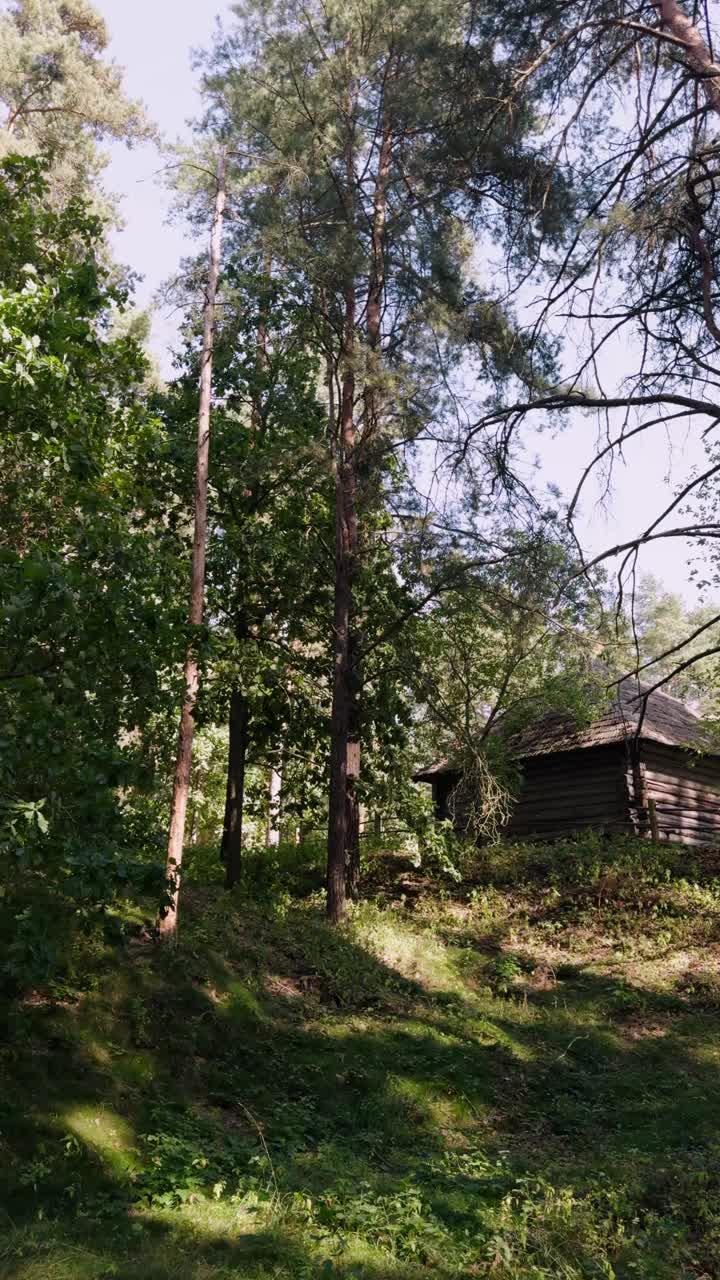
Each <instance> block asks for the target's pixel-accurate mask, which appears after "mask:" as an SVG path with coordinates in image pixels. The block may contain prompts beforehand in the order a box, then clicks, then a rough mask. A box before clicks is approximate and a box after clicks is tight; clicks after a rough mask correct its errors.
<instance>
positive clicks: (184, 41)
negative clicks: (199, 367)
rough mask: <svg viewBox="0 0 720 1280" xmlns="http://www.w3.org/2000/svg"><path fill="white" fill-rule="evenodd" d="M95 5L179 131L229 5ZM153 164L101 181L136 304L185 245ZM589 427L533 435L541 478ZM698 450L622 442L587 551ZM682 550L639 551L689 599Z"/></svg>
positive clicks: (153, 0)
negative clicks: (170, 220) (120, 226)
mask: <svg viewBox="0 0 720 1280" xmlns="http://www.w3.org/2000/svg"><path fill="white" fill-rule="evenodd" d="M95 4H96V5H97V7H98V9H99V10H100V12H101V13H102V14H103V16H104V18H105V19H106V21H107V24H108V27H109V29H110V32H111V36H112V44H111V54H112V56H113V57H114V58H115V60H116V61H117V62H118V63H119V64H120V65H121V66H123V67H124V68H125V83H126V87H127V91H128V93H130V94H131V95H132V96H133V97H138V98H142V99H143V101H144V102H145V104H146V106H147V108H148V112H149V114H150V116H151V117H152V118H153V119H154V120H155V121H156V123H157V124H158V125H159V126H160V128H161V129H162V131H163V133H164V134H165V135H166V136H167V137H168V138H170V139H174V138H176V137H178V136H183V135H184V136H187V133H188V130H187V126H186V122H187V120H188V118H190V117H192V116H193V115H195V114H196V113H197V111H198V109H199V97H198V94H197V89H196V81H197V76H196V73H195V72H193V71H192V69H191V65H190V63H191V50H192V49H193V48H198V47H204V46H207V44H208V43H209V41H210V39H211V36H212V31H213V27H214V24H215V19H216V16H217V15H218V14H221V15H222V14H225V13H227V12H228V10H229V7H230V6H229V4H227V3H225V4H223V3H221V2H218V0H210V3H208V2H207V0H199V2H198V0H194V2H191V0H145V3H141V0H95ZM161 165H162V158H161V156H160V155H159V154H158V152H157V151H156V150H155V148H153V147H149V146H148V147H142V148H138V149H136V150H134V151H128V150H127V149H125V148H124V147H121V146H115V147H113V148H112V149H111V164H110V168H109V169H108V172H107V185H108V187H109V188H110V189H111V190H113V191H114V192H116V193H118V194H119V195H120V197H121V210H122V214H123V217H124V219H125V222H126V226H125V229H124V230H123V231H122V232H119V233H118V234H117V235H116V237H115V250H116V252H117V255H118V257H119V258H120V259H121V260H122V261H123V262H125V263H127V264H128V265H129V266H131V267H132V268H133V270H135V271H137V272H138V273H139V274H140V275H142V276H143V277H144V279H143V281H142V283H141V284H140V285H139V286H138V290H137V300H138V302H139V303H140V304H141V305H145V304H147V303H148V302H150V300H151V298H152V296H153V294H154V293H155V291H156V290H157V289H158V287H159V286H160V285H161V283H162V282H163V281H164V280H166V279H167V278H168V277H169V276H171V275H172V273H173V272H174V271H175V269H176V268H177V265H178V262H179V260H180V258H181V257H182V255H183V253H185V252H187V251H188V249H189V247H190V246H189V244H188V242H187V240H186V239H185V237H184V234H183V231H182V229H181V228H180V227H177V226H168V225H167V222H166V218H167V211H168V197H167V194H166V192H165V191H164V190H163V189H162V187H161V186H160V185H159V184H158V182H157V180H156V179H155V175H156V174H157V172H158V170H159V169H160V167H161ZM175 331H176V330H175V318H174V317H173V316H172V315H170V314H167V313H163V311H162V309H159V310H158V311H156V314H155V318H154V324H153V347H154V349H155V352H156V354H157V356H158V358H159V360H160V363H161V366H162V367H163V369H164V370H165V371H168V370H169V368H170V362H169V358H168V353H169V348H170V346H171V345H172V342H173V339H174V336H175ZM615 359H616V360H617V361H619V362H622V360H623V359H624V356H623V353H622V352H618V353H617V354H616V356H615ZM624 371H625V370H623V369H622V368H620V370H619V372H620V373H622V372H624ZM610 372H612V371H610ZM612 380H614V379H612V378H611V381H612ZM594 434H595V433H594V428H593V426H592V424H591V422H590V420H585V419H579V420H577V421H576V422H575V424H574V426H573V427H572V428H571V429H569V430H567V431H565V432H563V433H562V434H561V435H560V436H559V437H557V438H556V439H555V440H553V439H552V438H551V437H549V436H547V435H543V436H541V437H538V439H537V442H532V443H531V444H530V447H529V450H528V452H529V455H530V456H532V455H534V454H535V453H536V452H537V454H538V455H539V456H540V458H541V461H542V466H543V475H544V477H545V478H546V479H547V481H548V482H553V483H555V484H558V485H559V486H560V488H561V489H562V490H563V491H564V492H565V493H571V492H572V491H573V490H574V488H575V485H576V483H577V480H578V477H579V475H580V474H581V472H582V470H583V468H584V466H585V465H586V463H587V461H588V460H589V459H590V457H591V456H592V449H593V441H594ZM701 458H702V455H701V451H700V449H699V446H698V444H697V442H696V441H695V440H694V439H691V438H689V437H687V435H686V434H685V433H684V427H683V426H682V424H677V423H675V424H673V426H672V440H671V441H668V440H666V439H665V437H664V435H663V434H662V431H657V429H656V433H655V434H654V435H653V436H650V435H647V436H641V437H639V440H638V441H637V442H633V443H632V444H631V445H630V446H629V447H628V450H627V454H626V460H625V465H624V466H622V467H620V468H618V470H617V471H616V475H615V484H614V493H613V497H612V500H611V501H610V502H609V504H606V505H605V507H604V508H602V509H601V508H599V507H598V506H597V498H598V496H599V494H600V489H599V487H596V488H595V490H593V488H592V487H590V488H588V491H587V497H586V502H585V508H584V511H585V515H584V519H583V521H582V522H581V524H580V526H579V528H580V532H581V534H582V537H583V541H584V544H585V545H586V547H587V549H588V550H589V551H591V552H592V553H593V554H595V553H596V552H598V551H600V550H601V549H603V548H604V547H606V546H608V545H613V544H615V543H618V542H620V541H622V540H623V539H625V538H627V537H630V536H632V535H633V534H636V533H637V532H638V530H639V529H640V528H642V527H647V525H649V524H650V523H651V522H652V520H653V519H654V518H655V516H656V515H657V514H658V513H659V511H661V510H662V509H663V508H664V507H665V506H666V505H667V503H668V502H669V500H670V495H671V493H672V492H673V491H674V489H675V488H676V487H677V486H678V485H679V484H680V483H681V482H682V480H683V478H684V476H686V474H687V471H688V469H689V468H690V467H691V466H692V465H693V464H694V462H696V461H697V460H698V459H700V460H701ZM686 557H687V549H686V548H685V547H684V546H683V545H682V544H681V543H676V542H674V541H673V542H670V541H667V542H663V543H659V544H656V546H655V547H654V548H649V549H648V550H647V551H646V552H645V553H644V556H643V560H642V567H643V568H644V569H645V571H648V572H653V573H655V574H657V576H658V577H660V578H662V579H663V581H664V582H665V583H666V584H667V586H668V587H669V588H670V589H672V590H675V591H682V592H683V593H684V594H686V595H687V597H688V599H689V600H692V599H693V598H694V595H693V591H692V589H691V588H689V587H688V584H687V568H686Z"/></svg>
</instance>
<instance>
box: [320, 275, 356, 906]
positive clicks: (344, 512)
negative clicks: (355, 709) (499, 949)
mask: <svg viewBox="0 0 720 1280" xmlns="http://www.w3.org/2000/svg"><path fill="white" fill-rule="evenodd" d="M354 334H355V286H354V284H350V285H348V287H347V289H346V292H345V343H344V346H345V352H344V354H345V369H344V372H343V379H342V398H341V410H340V448H339V458H338V461H337V467H336V476H335V608H334V619H333V622H334V627H333V631H334V673H333V699H332V718H331V726H330V814H329V822H328V861H327V914H328V917H329V919H330V920H332V921H334V922H335V923H337V922H338V921H340V920H342V919H343V917H344V916H345V914H346V911H347V894H346V875H347V869H346V851H347V833H348V808H349V802H348V779H349V778H351V779H353V780H354V778H355V777H356V776H357V772H358V767H359V759H358V760H356V759H355V757H354V753H353V751H352V749H351V743H350V723H351V708H352V702H353V689H352V665H351V642H350V627H351V622H352V598H353V580H354V576H355V559H356V555H357V544H358V520H357V502H356V490H357V485H356V478H355V457H354V448H355V368H354V362H353V361H354Z"/></svg>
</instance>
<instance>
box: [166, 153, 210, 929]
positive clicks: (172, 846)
mask: <svg viewBox="0 0 720 1280" xmlns="http://www.w3.org/2000/svg"><path fill="white" fill-rule="evenodd" d="M224 211H225V154H224V152H223V153H221V155H220V159H219V160H218V168H217V189H216V193H215V209H214V214H213V223H212V231H211V235H210V268H209V271H208V281H207V289H206V292H205V308H204V312H203V339H202V355H201V361H200V398H199V406H198V434H197V461H196V467H195V493H194V508H195V510H194V533H193V552H192V576H191V588H190V609H189V615H188V620H189V623H190V626H191V628H197V629H199V628H200V626H201V625H202V620H203V612H204V606H205V555H206V547H207V498H208V465H209V459H210V407H211V401H212V369H213V348H214V343H215V300H216V297H217V288H218V281H219V278H220V250H221V246H222V224H223V214H224ZM196 634H197V632H196ZM183 675H184V685H185V692H184V696H183V704H182V711H181V714H180V729H179V732H178V745H177V756H176V761H175V778H174V780H173V791H172V801H171V804H170V830H169V834H168V847H167V862H166V875H167V878H168V881H170V882H171V883H172V885H173V888H172V891H171V895H170V905H169V907H168V909H167V910H166V911H165V914H164V915H161V917H160V918H159V920H158V931H159V936H160V939H161V940H162V941H163V942H171V943H176V942H177V920H178V902H179V893H180V872H181V866H182V855H183V841H184V837H185V815H186V812H187V802H188V794H189V791H190V773H191V769H192V747H193V734H194V729H195V720H194V713H195V706H196V703H197V695H198V686H199V682H200V670H199V665H198V655H197V641H196V635H192V634H191V636H190V641H189V643H188V648H187V653H186V657H185V666H184V671H183Z"/></svg>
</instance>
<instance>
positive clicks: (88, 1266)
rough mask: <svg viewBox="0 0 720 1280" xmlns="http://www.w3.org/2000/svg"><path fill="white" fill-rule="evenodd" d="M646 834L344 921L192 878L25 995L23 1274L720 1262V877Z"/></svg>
mask: <svg viewBox="0 0 720 1280" xmlns="http://www.w3.org/2000/svg"><path fill="white" fill-rule="evenodd" d="M600 852H601V854H602V857H603V858H606V857H607V856H608V849H607V846H602V848H601V850H600ZM621 852H622V857H623V858H625V860H626V862H627V867H626V869H625V871H623V874H621V875H620V874H618V875H612V876H611V875H609V874H607V872H606V869H604V868H603V866H600V864H599V863H598V866H597V869H596V870H597V874H596V870H593V866H594V863H592V858H596V857H598V856H599V854H598V850H597V849H592V850H590V851H589V853H588V857H587V858H586V859H585V862H584V863H583V865H582V866H580V867H579V869H578V870H577V871H575V870H573V864H572V860H571V858H570V855H569V853H568V856H567V858H566V861H565V864H564V865H565V871H566V873H567V879H566V880H563V878H562V876H561V875H560V874H559V873H556V870H551V872H550V873H548V874H549V875H551V877H552V883H551V884H550V883H546V882H545V881H544V880H543V878H542V876H540V874H539V872H538V874H537V876H536V877H535V879H533V878H532V875H531V874H530V872H532V871H533V867H536V868H540V867H541V865H542V866H543V867H544V868H547V867H552V853H551V851H546V852H545V853H544V854H542V857H543V858H545V859H546V861H545V862H544V863H541V854H540V852H539V851H537V850H535V851H528V850H526V851H525V852H524V853H523V854H522V858H521V859H520V860H521V861H523V860H524V862H523V865H524V867H525V869H526V870H528V869H529V871H528V875H527V876H526V878H525V879H523V878H522V877H519V878H516V880H515V881H514V882H510V881H509V882H508V883H507V884H506V885H505V886H504V887H500V886H499V885H497V884H495V885H493V884H492V883H490V881H489V880H487V881H486V882H485V883H483V884H482V885H480V886H479V887H478V886H476V887H475V888H474V889H468V890H466V891H465V893H464V897H463V899H462V900H458V901H452V900H449V899H448V897H447V896H445V897H444V898H442V897H440V896H438V897H436V898H433V897H432V894H431V892H430V890H429V888H428V886H425V888H424V889H423V898H422V901H421V902H420V903H419V904H418V903H417V902H415V903H414V904H413V909H412V910H409V909H406V907H405V905H404V904H403V902H402V900H397V901H396V902H395V903H394V904H393V905H392V906H389V905H387V902H389V901H390V899H389V898H386V905H385V906H384V907H382V908H381V907H379V906H377V905H374V904H364V905H362V906H361V907H360V908H359V909H357V910H356V911H355V912H354V913H353V916H352V918H351V920H350V922H349V924H348V925H347V926H345V927H343V928H341V929H340V930H336V931H333V930H332V929H330V928H329V927H328V926H327V924H326V922H325V921H324V919H323V916H322V912H321V909H320V907H319V904H318V903H317V902H315V901H314V900H313V899H307V898H303V899H302V901H301V902H295V903H294V904H293V903H292V902H287V901H286V899H283V900H282V902H281V903H279V904H277V909H276V908H275V907H274V906H273V904H272V903H268V902H266V901H265V900H264V899H263V901H262V902H259V903H258V902H253V901H251V900H248V899H247V898H242V897H241V896H237V897H232V898H229V897H227V896H226V895H224V894H223V893H222V892H221V891H216V890H212V889H208V888H204V889H202V890H199V891H197V892H195V891H192V890H191V891H190V892H188V893H187V894H186V903H185V909H184V916H183V929H184V933H183V949H182V951H181V952H180V953H179V954H178V956H176V957H171V956H168V955H166V954H164V953H160V954H159V953H156V952H154V951H153V950H152V949H151V948H150V949H148V948H140V949H137V948H135V949H134V948H130V949H129V950H128V952H127V953H125V954H123V953H122V952H117V951H116V952H114V953H107V954H105V955H103V956H102V957H100V959H99V960H98V969H97V973H95V974H88V975H87V977H88V981H87V982H86V984H85V985H84V987H83V988H82V990H81V991H79V992H78V994H77V996H76V997H75V998H73V999H72V1000H71V999H67V1000H66V999H63V1001H62V1002H59V1001H58V1002H55V1003H53V1001H52V999H51V998H49V999H46V1000H44V1002H42V1003H40V1002H38V1003H36V1004H33V1003H28V1004H27V1006H23V1007H22V1008H20V1009H19V1010H18V1009H16V1010H14V1011H13V1013H12V1028H13V1035H12V1039H11V1042H10V1044H9V1045H8V1047H7V1048H6V1049H5V1050H4V1051H3V1052H2V1053H1V1054H0V1069H1V1070H2V1071H3V1073H4V1081H3V1086H2V1092H0V1143H2V1148H1V1152H2V1159H3V1163H2V1167H1V1168H0V1189H1V1192H2V1194H3V1195H6V1204H7V1212H9V1213H10V1218H11V1219H12V1223H10V1220H8V1232H7V1234H6V1237H5V1239H4V1240H3V1241H2V1243H0V1280H69V1278H70V1276H72V1277H73V1280H75V1277H79V1278H80V1280H85V1277H92V1280H109V1277H111V1276H118V1277H121V1278H122V1280H170V1277H173V1280H230V1277H233V1280H319V1278H320V1277H323V1276H324V1275H328V1276H330V1275H332V1276H333V1277H334V1278H337V1280H351V1277H352V1280H419V1278H420V1277H421V1276H424V1275H427V1274H428V1273H431V1274H433V1276H437V1277H438V1280H450V1278H451V1277H452V1280H458V1278H459V1277H460V1276H462V1277H465V1276H466V1275H467V1276H474V1275H478V1276H488V1277H490V1276H492V1280H558V1278H559V1277H562V1280H588V1278H589V1277H591V1276H592V1277H593V1278H594V1277H603V1276H604V1277H606V1280H607V1278H608V1277H610V1276H612V1275H615V1277H616V1280H630V1277H632V1276H647V1277H648V1280H649V1278H650V1277H652V1280H678V1278H679V1277H680V1276H681V1275H685V1274H687V1275H690V1274H698V1275H699V1274H702V1268H704V1270H705V1273H706V1274H707V1275H708V1276H711V1275H714V1274H715V1270H716V1264H717V1258H718V1257H720V1221H719V1220H718V1218H719V1215H718V1213H717V1209H716V1206H717V1204H718V1203H720V1186H718V1179H717V1159H716V1157H717V1152H716V1151H715V1150H714V1149H713V1148H712V1145H711V1144H712V1134H713V1132H714V1131H715V1130H717V1129H720V1102H719V1101H718V1096H717V1087H716V1086H717V1068H718V1060H719V1059H720V1032H718V1029H717V1018H716V1007H715V1000H716V991H715V984H714V975H715V973H716V972H717V971H718V960H719V959H720V930H718V920H719V919H720V917H719V916H718V906H717V904H718V895H717V891H716V889H715V887H713V885H712V884H709V883H703V884H700V885H699V884H698V883H696V882H695V881H694V880H692V878H690V877H688V878H687V879H686V881H682V882H681V879H680V872H681V869H682V868H681V863H680V861H679V859H678V860H677V867H676V869H675V871H677V874H676V873H675V871H673V867H674V866H675V864H674V863H672V859H670V858H669V856H668V855H664V856H665V860H666V863H667V865H663V866H659V865H658V867H657V868H655V869H654V870H653V871H652V875H650V876H646V877H645V879H643V875H644V873H642V872H638V874H637V875H631V874H630V869H629V868H630V858H631V853H632V851H631V850H630V848H629V847H628V848H627V849H625V848H624V847H623V850H622V851H621ZM591 854H592V858H591V857H590V855H591ZM562 856H563V855H562V851H561V859H562ZM514 858H515V859H516V855H514V854H508V855H507V857H506V860H505V863H504V864H503V874H504V875H507V876H509V874H510V869H511V864H512V862H513V859H514ZM516 861H517V859H516ZM671 864H672V865H671ZM666 872H668V875H669V878H664V877H665V876H666ZM533 874H534V873H533ZM543 875H545V871H543ZM593 877H595V878H594V879H593ZM473 895H474V896H473ZM68 1143H70V1145H69V1146H68V1145H67V1144H68ZM0 1213H2V1209H0ZM12 1224H14V1225H12ZM326 1263H328V1264H330V1263H332V1267H333V1270H332V1271H329V1270H328V1269H327V1267H326V1268H325V1272H323V1266H324V1264H326ZM714 1269H715V1270H714Z"/></svg>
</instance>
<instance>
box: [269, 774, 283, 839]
mask: <svg viewBox="0 0 720 1280" xmlns="http://www.w3.org/2000/svg"><path fill="white" fill-rule="evenodd" d="M269 792H270V794H269V808H268V820H267V846H268V848H269V849H276V848H277V846H278V845H279V844H280V801H281V797H282V772H281V770H280V769H274V768H273V769H271V770H270V787H269Z"/></svg>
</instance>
